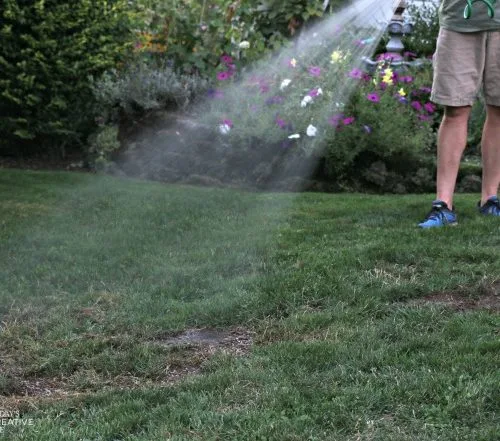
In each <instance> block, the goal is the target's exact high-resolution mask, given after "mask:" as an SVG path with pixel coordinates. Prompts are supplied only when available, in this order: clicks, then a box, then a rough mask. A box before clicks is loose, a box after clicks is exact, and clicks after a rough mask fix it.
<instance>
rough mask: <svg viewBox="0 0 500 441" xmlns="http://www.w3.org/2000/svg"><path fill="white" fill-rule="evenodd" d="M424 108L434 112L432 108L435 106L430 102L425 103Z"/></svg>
mask: <svg viewBox="0 0 500 441" xmlns="http://www.w3.org/2000/svg"><path fill="white" fill-rule="evenodd" d="M424 109H425V110H426V111H427V113H434V110H436V107H435V106H434V104H432V103H425V104H424Z"/></svg>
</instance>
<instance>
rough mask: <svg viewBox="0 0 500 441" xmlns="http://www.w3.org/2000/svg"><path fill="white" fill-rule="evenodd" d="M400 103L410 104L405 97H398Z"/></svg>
mask: <svg viewBox="0 0 500 441" xmlns="http://www.w3.org/2000/svg"><path fill="white" fill-rule="evenodd" d="M398 101H399V102H400V103H403V104H408V98H406V97H405V96H398Z"/></svg>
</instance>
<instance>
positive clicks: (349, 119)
mask: <svg viewBox="0 0 500 441" xmlns="http://www.w3.org/2000/svg"><path fill="white" fill-rule="evenodd" d="M354 121H355V118H354V116H349V117H348V118H344V119H343V120H342V123H343V124H344V126H348V125H349V124H352V123H353V122H354Z"/></svg>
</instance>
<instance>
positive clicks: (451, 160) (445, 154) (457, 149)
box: [436, 106, 500, 209]
mask: <svg viewBox="0 0 500 441" xmlns="http://www.w3.org/2000/svg"><path fill="white" fill-rule="evenodd" d="M470 111H471V106H461V107H451V106H446V107H445V109H444V116H443V120H442V121H441V126H440V127H439V132H438V155H437V159H438V164H437V189H436V198H437V199H439V200H441V201H443V202H446V204H447V205H448V207H449V208H450V209H452V207H453V193H454V191H455V184H456V180H457V175H458V169H459V167H460V160H461V158H462V154H463V152H464V149H465V146H466V144H467V124H468V121H469V115H470ZM499 118H500V116H499ZM490 131H491V130H490ZM495 133H496V134H497V136H499V137H500V131H496V132H495ZM487 150H488V148H487ZM490 150H491V149H490Z"/></svg>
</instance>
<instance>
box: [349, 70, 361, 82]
mask: <svg viewBox="0 0 500 441" xmlns="http://www.w3.org/2000/svg"><path fill="white" fill-rule="evenodd" d="M349 77H350V78H355V79H357V80H360V79H361V78H363V72H361V71H360V70H359V69H357V68H354V69H353V70H351V71H350V72H349Z"/></svg>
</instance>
